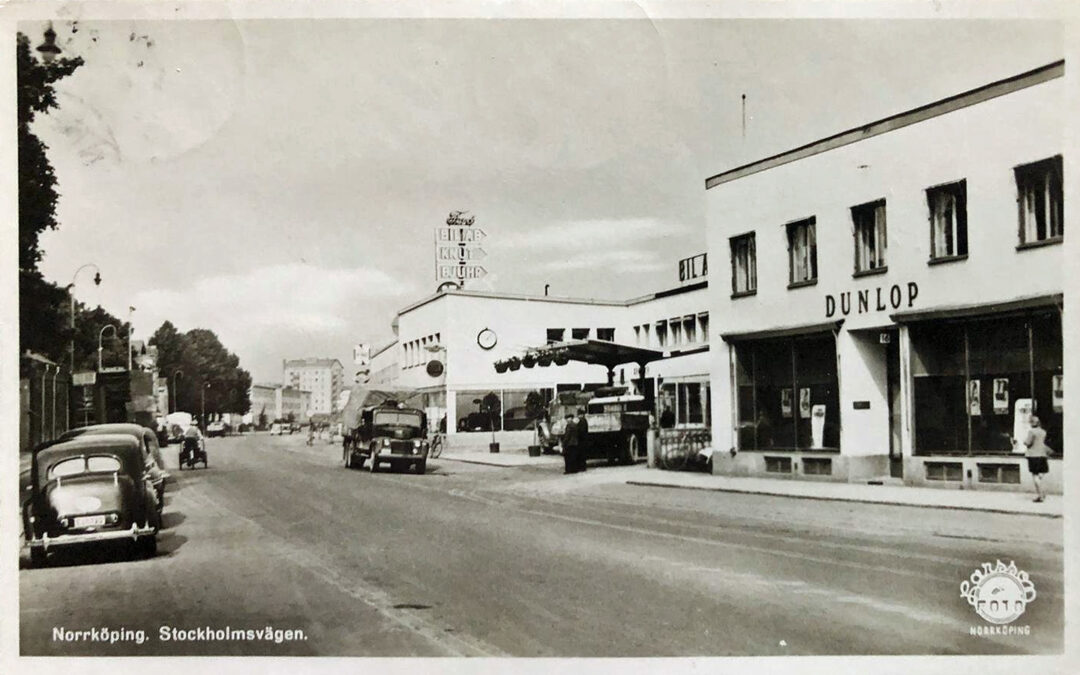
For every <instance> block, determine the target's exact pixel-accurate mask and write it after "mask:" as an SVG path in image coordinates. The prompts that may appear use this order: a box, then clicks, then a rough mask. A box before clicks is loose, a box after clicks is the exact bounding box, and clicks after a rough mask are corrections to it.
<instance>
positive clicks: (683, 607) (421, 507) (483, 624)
mask: <svg viewBox="0 0 1080 675" xmlns="http://www.w3.org/2000/svg"><path fill="white" fill-rule="evenodd" d="M208 449H209V453H210V468H209V469H207V470H202V469H197V470H194V471H183V472H181V471H178V470H176V468H175V462H176V446H172V447H170V448H169V449H168V450H167V451H166V458H167V461H168V462H171V464H172V473H173V476H174V477H175V479H176V480H175V481H174V482H173V483H172V484H171V485H170V488H169V492H168V494H167V505H166V511H165V512H166V516H165V530H164V531H163V532H162V533H161V535H160V539H159V542H160V543H159V549H160V550H159V555H158V556H157V557H155V558H153V559H151V560H129V559H127V558H126V556H125V551H123V550H106V551H97V552H94V551H87V552H79V553H75V554H69V555H65V556H63V557H58V558H55V559H54V560H53V561H52V562H51V564H50V566H48V567H46V568H42V569H29V568H28V566H27V562H28V561H27V554H26V551H25V550H24V551H23V557H22V559H21V561H20V567H21V569H20V573H19V577H20V578H19V591H20V618H21V625H20V638H21V646H20V649H21V653H22V654H24V655H84V654H94V655H98V654H100V655H160V654H203V655H234V654H262V655H324V656H706V655H778V654H957V653H988V654H996V653H1021V654H1023V653H1060V651H1061V650H1062V647H1063V571H1062V565H1063V562H1062V557H1063V556H1062V524H1061V523H1062V521H1061V520H1060V519H1049V518H1041V517H1029V516H1012V515H997V514H985V513H974V512H964V511H950V510H942V509H921V508H911V507H899V506H877V505H867V504H845V503H833V502H823V501H807V500H799V499H790V498H778V497H765V496H755V495H741V494H724V493H715V492H702V491H689V490H672V489H663V488H647V487H638V486H628V485H625V484H623V483H622V482H621V481H620V480H619V477H624V476H626V475H627V473H628V470H627V469H626V468H611V467H606V466H602V465H600V466H595V467H593V468H591V469H590V471H588V472H586V473H584V474H578V475H573V476H563V475H562V474H561V473H560V472H559V471H558V470H557V469H556V468H555V467H527V468H497V467H487V466H479V465H473V464H465V463H462V462H453V461H447V460H434V461H431V462H430V463H429V465H428V468H429V473H428V474H427V475H424V476H417V475H414V474H411V473H379V474H375V475H372V474H370V473H368V472H367V471H366V470H364V471H351V470H347V469H345V468H344V467H343V466H341V463H340V454H339V450H338V448H336V447H332V446H329V445H325V444H322V445H318V444H317V445H316V446H313V447H311V448H309V447H307V446H305V444H304V438H303V437H300V436H293V437H278V438H271V437H269V436H266V435H261V434H260V435H254V436H252V435H248V436H245V437H240V438H227V439H211V440H210V441H209V446H208ZM629 471H630V472H633V471H639V472H640V471H648V470H647V469H645V468H644V467H636V468H631V469H629ZM998 559H1001V560H1003V561H1005V562H1008V561H1015V562H1016V564H1017V565H1018V566H1019V567H1020V568H1021V569H1023V570H1026V571H1027V572H1028V573H1029V574H1030V575H1031V579H1032V580H1033V581H1034V583H1035V586H1036V590H1037V593H1038V597H1037V598H1036V600H1035V601H1034V602H1032V603H1031V604H1030V605H1029V606H1028V608H1027V611H1026V613H1025V614H1024V615H1023V616H1021V617H1020V619H1019V620H1017V621H1016V622H1014V623H1013V624H1012V625H1014V626H1029V627H1030V629H1029V631H1028V634H1027V635H1023V634H1019V635H1006V636H993V637H986V636H977V635H972V634H971V629H972V627H976V626H985V625H987V624H986V623H985V622H984V621H983V620H982V619H981V618H979V617H978V616H977V615H976V614H975V612H974V611H973V610H972V608H971V607H970V606H969V605H968V604H967V602H966V601H965V600H964V599H963V598H962V597H961V594H960V584H961V582H962V581H963V580H964V579H966V578H968V576H969V575H970V574H971V573H972V571H973V570H974V569H975V568H976V567H977V566H979V565H980V564H981V563H984V562H993V561H996V560H998ZM94 628H97V629H99V630H100V629H103V628H105V629H109V630H112V631H117V633H115V634H114V637H116V638H117V641H116V642H108V641H106V642H101V641H93V636H92V635H91V636H90V637H91V640H90V641H88V640H86V639H80V640H77V641H75V640H69V639H64V636H65V635H66V636H67V637H68V638H72V637H74V636H75V633H74V632H73V633H66V632H63V633H61V634H60V636H59V637H58V633H57V630H56V629H63V631H88V630H91V629H94ZM267 628H270V629H272V630H271V631H270V633H269V639H266V636H264V635H263V634H262V633H257V632H255V631H259V630H265V629H267ZM172 629H179V630H182V631H197V630H198V629H204V632H203V634H201V635H200V634H199V633H198V632H190V633H187V634H186V635H184V637H188V638H191V639H187V640H177V639H170V640H165V639H163V635H162V632H163V631H165V632H170V631H171V630H172ZM205 629H212V630H217V631H222V630H224V629H233V630H243V631H251V632H248V633H245V634H243V635H240V636H233V637H234V638H237V637H238V638H239V639H227V640H226V639H216V638H217V637H221V636H220V635H214V634H213V633H207V632H206V631H205ZM124 630H126V631H129V632H128V633H123V631H124ZM140 630H141V631H143V635H144V640H143V641H142V643H141V644H139V643H138V642H137V641H136V639H137V637H138V633H137V631H140ZM288 630H292V631H299V633H297V634H294V635H292V636H289V635H287V634H285V633H282V632H280V631H288ZM275 631H278V632H277V633H276V634H275ZM171 634H172V635H174V636H175V635H176V634H175V633H171ZM275 638H277V639H275ZM99 639H100V636H99ZM109 639H111V638H109Z"/></svg>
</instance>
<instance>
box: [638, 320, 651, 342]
mask: <svg viewBox="0 0 1080 675" xmlns="http://www.w3.org/2000/svg"><path fill="white" fill-rule="evenodd" d="M641 331H642V332H643V333H644V334H645V345H646V346H648V345H651V344H652V338H651V337H650V336H649V324H647V323H645V324H642V325H641Z"/></svg>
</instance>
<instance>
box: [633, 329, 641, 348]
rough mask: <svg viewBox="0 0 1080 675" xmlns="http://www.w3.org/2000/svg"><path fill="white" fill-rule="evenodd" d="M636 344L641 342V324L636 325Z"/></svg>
mask: <svg viewBox="0 0 1080 675" xmlns="http://www.w3.org/2000/svg"><path fill="white" fill-rule="evenodd" d="M634 344H636V345H640V344H641V326H634Z"/></svg>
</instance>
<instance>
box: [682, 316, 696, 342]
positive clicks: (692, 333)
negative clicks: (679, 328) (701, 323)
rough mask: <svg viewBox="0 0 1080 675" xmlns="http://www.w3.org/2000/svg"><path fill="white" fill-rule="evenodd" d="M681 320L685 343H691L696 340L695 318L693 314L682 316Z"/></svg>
mask: <svg viewBox="0 0 1080 675" xmlns="http://www.w3.org/2000/svg"><path fill="white" fill-rule="evenodd" d="M682 321H683V335H685V336H686V344H688V345H692V344H694V343H695V342H697V320H696V319H695V318H694V317H693V316H684V317H683V320H682Z"/></svg>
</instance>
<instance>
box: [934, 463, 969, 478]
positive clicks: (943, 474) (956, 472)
mask: <svg viewBox="0 0 1080 675" xmlns="http://www.w3.org/2000/svg"><path fill="white" fill-rule="evenodd" d="M963 478H964V472H963V465H962V464H961V463H960V462H926V480H941V481H950V482H960V481H961V480H963Z"/></svg>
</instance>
